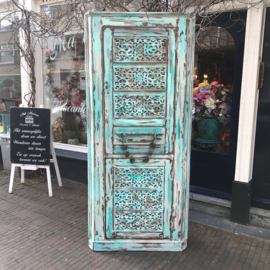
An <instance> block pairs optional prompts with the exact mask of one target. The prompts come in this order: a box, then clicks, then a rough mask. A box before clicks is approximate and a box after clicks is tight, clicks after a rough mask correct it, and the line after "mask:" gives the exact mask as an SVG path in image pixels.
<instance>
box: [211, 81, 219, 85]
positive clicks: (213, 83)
mask: <svg viewBox="0 0 270 270" xmlns="http://www.w3.org/2000/svg"><path fill="white" fill-rule="evenodd" d="M216 84H218V82H216V81H214V82H212V83H211V84H210V85H216Z"/></svg>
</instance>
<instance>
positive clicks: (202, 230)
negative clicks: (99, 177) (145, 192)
mask: <svg viewBox="0 0 270 270" xmlns="http://www.w3.org/2000/svg"><path fill="white" fill-rule="evenodd" d="M8 182H9V178H8V176H1V177H0V269H1V270H6V269H15V270H22V269H25V270H28V269H35V270H43V269H44V270H45V269H46V270H51V269H57V270H58V269H64V270H65V269H76V270H82V269H87V270H90V269H91V270H96V269H106V270H114V269H128V270H130V269H175V270H176V269H177V270H182V269H183V270H184V269H185V270H186V269H192V270H196V269H207V270H208V269H218V270H223V269H258V270H263V269H270V242H269V241H263V240H260V239H255V238H250V237H247V236H241V235H239V234H235V233H232V232H235V230H232V232H227V231H224V230H220V229H217V228H213V227H209V226H206V225H200V224H198V223H195V222H190V224H189V240H188V247H187V249H186V250H185V251H184V252H182V253H180V252H179V253H178V252H102V253H101V252H93V251H91V250H90V248H89V247H88V238H87V186H86V185H84V184H79V183H76V182H72V181H68V180H63V185H64V186H63V187H62V188H59V187H58V186H57V181H56V179H55V178H53V192H54V196H53V197H52V198H49V197H48V193H47V185H46V181H45V179H44V178H40V179H31V180H26V184H24V185H22V184H19V182H18V181H15V183H14V191H13V194H8V192H7V190H8ZM192 215H193V218H192V219H193V220H196V218H197V219H198V221H197V222H199V219H200V217H199V218H198V216H196V215H195V214H194V213H192ZM194 215H195V216H194ZM201 219H203V216H201Z"/></svg>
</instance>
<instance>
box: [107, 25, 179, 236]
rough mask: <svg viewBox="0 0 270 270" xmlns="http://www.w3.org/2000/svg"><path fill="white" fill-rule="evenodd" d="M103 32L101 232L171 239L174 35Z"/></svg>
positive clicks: (118, 30) (166, 32)
mask: <svg viewBox="0 0 270 270" xmlns="http://www.w3.org/2000/svg"><path fill="white" fill-rule="evenodd" d="M103 35H104V39H103V45H104V57H103V60H104V61H103V62H104V63H103V65H104V81H103V85H104V97H105V104H104V117H105V121H104V123H105V129H104V138H105V149H106V152H105V153H104V158H105V159H106V235H107V238H137V239H142V238H156V239H169V238H170V213H171V203H172V194H171V193H172V188H171V186H172V178H173V176H172V165H171V164H172V153H173V141H174V133H173V129H174V121H173V120H174V119H173V115H174V78H175V74H174V65H175V36H174V35H175V32H174V29H173V28H171V29H165V28H163V29H154V28H137V29H136V28H135V29H129V30H126V29H121V28H106V29H105V30H104V33H103ZM153 140H154V142H153ZM153 144H154V145H155V147H152V146H153ZM150 151H151V152H150ZM127 152H128V154H129V155H130V156H132V157H134V158H135V163H132V162H131V161H130V156H129V157H127V156H126V154H127ZM150 153H151V154H150ZM145 156H148V158H147V160H149V161H148V162H143V157H145ZM169 157H170V158H171V159H169Z"/></svg>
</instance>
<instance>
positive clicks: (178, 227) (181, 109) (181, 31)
mask: <svg viewBox="0 0 270 270" xmlns="http://www.w3.org/2000/svg"><path fill="white" fill-rule="evenodd" d="M186 27H187V23H186V18H185V17H180V18H179V22H178V37H177V39H176V40H177V43H176V48H177V71H176V89H175V116H174V117H175V144H174V155H175V158H174V171H175V175H174V183H173V214H172V239H173V240H175V241H179V240H180V239H181V238H182V234H183V227H182V225H183V218H184V216H183V209H184V208H185V207H186V205H184V204H185V201H184V200H183V197H184V196H185V190H186V169H187V143H186V141H185V138H186V133H187V132H188V131H187V121H188V119H187V118H188V116H186V115H185V113H186V110H187V107H188V106H189V104H188V100H186V98H187V74H186V73H187V69H186V67H187V35H186Z"/></svg>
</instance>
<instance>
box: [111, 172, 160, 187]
mask: <svg viewBox="0 0 270 270" xmlns="http://www.w3.org/2000/svg"><path fill="white" fill-rule="evenodd" d="M163 179H164V168H123V167H122V168H119V167H116V168H115V169H114V185H115V188H127V187H129V188H162V187H163Z"/></svg>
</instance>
